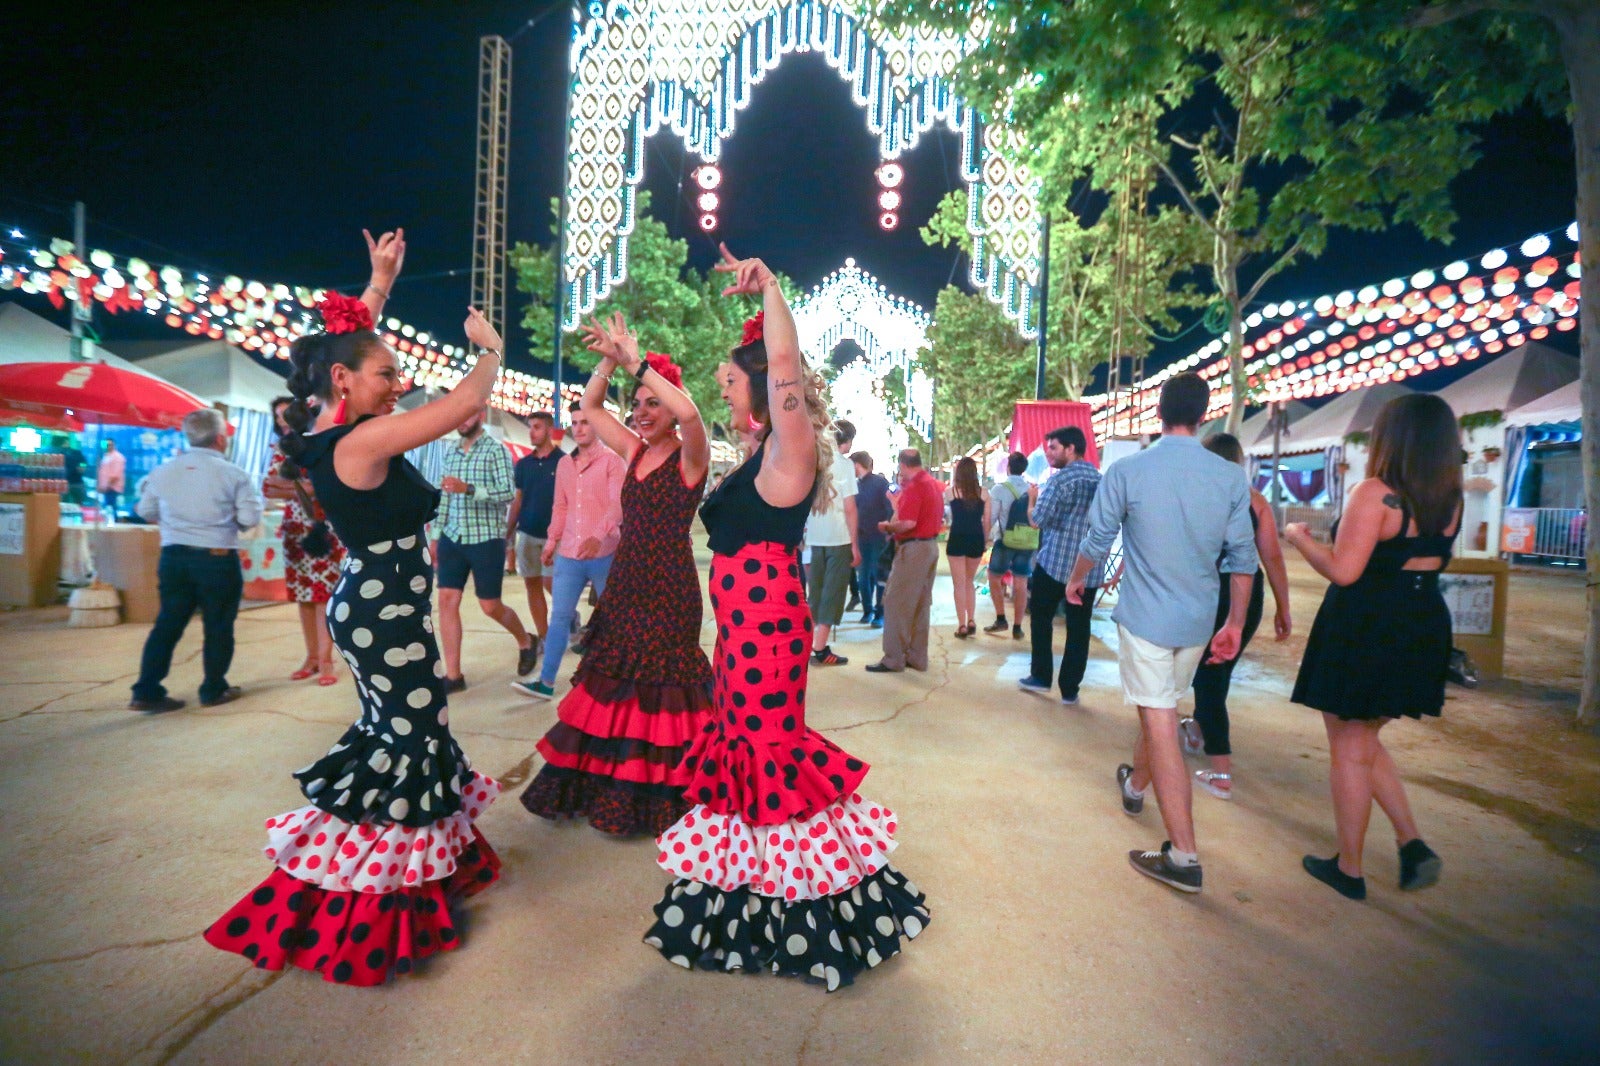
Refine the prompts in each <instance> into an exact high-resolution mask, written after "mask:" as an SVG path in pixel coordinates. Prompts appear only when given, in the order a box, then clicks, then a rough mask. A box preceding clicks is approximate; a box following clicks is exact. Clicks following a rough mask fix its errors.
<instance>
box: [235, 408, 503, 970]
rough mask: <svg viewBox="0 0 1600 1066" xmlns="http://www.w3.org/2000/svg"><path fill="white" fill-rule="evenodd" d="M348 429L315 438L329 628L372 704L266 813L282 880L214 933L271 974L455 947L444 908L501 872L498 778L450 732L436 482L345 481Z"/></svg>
mask: <svg viewBox="0 0 1600 1066" xmlns="http://www.w3.org/2000/svg"><path fill="white" fill-rule="evenodd" d="M350 428H353V427H340V428H339V429H335V430H331V431H328V432H326V433H323V434H317V435H315V436H313V437H311V438H308V442H309V443H310V447H309V448H308V450H307V453H306V457H305V459H304V464H305V466H306V468H307V470H308V471H309V472H310V475H311V478H312V481H313V484H314V485H315V486H316V489H317V495H318V498H319V499H320V500H322V502H323V506H324V507H325V508H326V509H327V511H328V515H329V519H330V520H331V521H332V522H333V524H334V528H335V531H336V532H337V533H338V535H339V537H340V539H341V540H342V541H343V542H344V543H345V545H346V548H347V550H348V554H347V556H346V559H345V564H344V570H343V573H342V574H341V576H340V579H339V582H338V584H337V586H336V587H335V589H334V593H333V597H332V599H330V600H329V603H328V623H329V629H330V631H331V633H332V636H333V642H334V646H335V647H336V648H337V649H338V650H339V652H340V654H341V655H342V656H343V657H344V659H345V661H346V662H347V663H348V664H349V665H350V672H351V676H352V678H353V679H354V681H355V686H356V691H357V693H358V694H359V696H360V702H361V715H360V717H359V718H357V719H356V721H355V723H354V724H352V725H351V726H350V728H349V729H347V730H346V731H345V733H344V735H343V736H342V737H340V738H339V741H338V743H336V744H335V745H334V746H333V747H332V748H331V749H329V751H328V753H327V754H326V755H324V756H323V757H322V758H320V759H318V760H317V761H316V762H314V763H312V764H311V765H310V766H307V767H306V768H304V769H302V770H300V771H298V772H296V774H295V777H296V779H297V780H298V781H299V782H300V787H301V791H302V792H303V793H304V794H305V797H306V799H307V800H308V801H309V803H308V804H307V805H306V806H303V807H300V808H297V809H296V810H292V811H289V812H288V813H286V814H281V815H278V816H276V817H274V818H269V819H267V822H266V829H267V847H266V855H267V858H268V859H270V860H271V861H272V862H273V863H274V869H273V871H272V875H271V876H270V877H268V878H267V879H266V881H264V882H262V883H261V885H259V886H258V887H257V888H256V889H255V890H254V891H252V892H251V893H250V894H249V895H247V896H245V897H244V898H243V899H242V900H240V901H239V902H238V903H237V904H235V905H234V906H233V908H232V909H230V910H229V911H228V912H227V913H226V914H224V915H223V916H222V917H221V918H219V919H218V920H217V921H216V922H215V923H213V924H212V926H211V927H210V928H209V929H207V930H206V934H205V936H206V939H207V940H208V941H210V942H211V943H212V944H213V945H215V946H216V947H219V948H222V949H224V950H227V951H236V952H238V953H240V954H242V955H244V956H245V957H246V958H248V959H250V960H251V961H252V962H253V963H254V964H255V965H256V966H258V967H260V968H263V969H271V970H276V969H281V968H282V967H284V966H285V965H293V966H300V967H302V968H305V969H309V970H314V971H316V972H317V973H320V974H321V975H322V976H323V977H324V978H325V979H327V980H329V981H335V982H339V983H346V984H354V985H375V984H380V983H382V982H383V981H384V980H386V979H387V978H388V976H389V975H390V974H391V973H397V974H404V973H408V972H410V970H411V968H412V966H413V965H414V964H415V963H416V961H417V960H419V959H421V958H423V957H425V956H428V955H431V954H433V953H434V952H437V951H443V950H449V949H451V948H454V947H455V946H456V945H457V943H458V942H459V934H458V932H457V929H456V927H455V923H454V921H453V919H452V918H451V915H450V912H449V909H448V905H449V904H450V903H451V902H452V901H453V900H455V899H456V898H458V897H464V896H468V895H471V894H473V893H475V892H477V891H479V890H481V889H482V888H484V887H486V886H487V885H488V884H489V883H491V882H492V881H494V880H495V878H496V877H497V876H498V872H499V868H500V860H499V858H498V857H497V856H496V855H495V853H494V851H493V849H492V848H490V847H489V844H488V842H487V841H486V840H484V839H483V836H482V835H481V834H480V833H479V832H478V830H477V828H476V826H475V825H474V822H475V821H476V820H477V818H478V816H479V815H480V814H481V813H482V812H483V811H484V810H485V809H486V808H487V807H488V806H489V804H490V803H492V802H493V800H494V798H495V796H496V794H497V793H498V792H499V790H500V786H499V785H498V784H497V783H496V782H495V781H494V780H492V779H490V778H488V777H485V776H483V775H482V774H479V773H476V772H474V771H473V769H472V766H471V764H470V763H469V762H468V760H467V757H466V755H465V754H463V753H462V751H461V749H460V747H458V746H457V745H456V742H455V740H454V738H453V737H452V736H451V735H450V728H449V720H450V719H449V708H448V706H447V704H446V702H445V696H444V682H443V678H444V669H443V666H442V664H441V662H440V659H439V652H438V647H437V645H436V644H435V642H434V638H433V620H432V613H431V603H430V599H429V596H430V594H431V592H432V588H433V568H432V566H431V565H430V560H429V557H428V548H427V543H426V540H425V539H424V535H423V530H422V524H423V522H424V521H426V519H427V518H428V517H429V516H431V514H432V511H433V507H434V504H435V502H436V500H437V493H436V492H434V490H433V489H432V487H431V486H429V485H428V484H427V482H426V481H424V480H423V479H422V477H421V475H420V474H418V473H417V472H416V470H415V468H413V467H411V465H410V464H409V463H407V462H406V461H405V460H404V459H396V460H394V461H393V462H392V463H391V466H390V474H389V477H388V479H387V480H386V481H385V482H384V485H383V486H380V488H378V489H373V490H368V491H358V490H353V489H350V488H348V487H346V486H344V485H343V484H342V483H340V482H339V481H338V479H337V478H336V477H334V476H333V463H332V461H331V456H332V447H333V445H334V444H335V443H337V440H338V439H339V438H341V437H342V436H343V435H344V434H345V433H346V432H348V431H349V429H350ZM373 527H377V528H376V530H374V528H373ZM402 529H405V530H409V531H408V532H405V533H404V535H401V536H392V535H389V536H384V537H383V538H382V539H373V533H374V532H377V533H379V534H393V533H395V532H398V531H400V530H402ZM358 545H359V546H358Z"/></svg>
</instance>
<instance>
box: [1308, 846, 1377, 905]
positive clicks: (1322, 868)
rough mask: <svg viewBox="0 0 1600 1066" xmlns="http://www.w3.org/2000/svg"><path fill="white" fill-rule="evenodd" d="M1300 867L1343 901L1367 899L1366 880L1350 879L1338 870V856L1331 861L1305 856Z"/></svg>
mask: <svg viewBox="0 0 1600 1066" xmlns="http://www.w3.org/2000/svg"><path fill="white" fill-rule="evenodd" d="M1300 865H1301V866H1303V867H1305V871H1306V873H1308V874H1310V875H1311V876H1312V877H1315V878H1316V879H1317V880H1318V881H1321V882H1322V883H1323V884H1325V885H1327V886H1328V887H1329V888H1331V889H1333V890H1334V891H1335V892H1337V893H1339V895H1341V896H1343V897H1344V898H1345V899H1354V900H1363V899H1366V898H1367V879H1366V878H1365V877H1351V876H1350V875H1349V874H1347V873H1345V872H1344V871H1343V870H1341V869H1339V856H1338V855H1334V857H1333V858H1331V859H1319V858H1317V857H1316V856H1315V855H1307V856H1305V857H1304V858H1302V859H1301V860H1300Z"/></svg>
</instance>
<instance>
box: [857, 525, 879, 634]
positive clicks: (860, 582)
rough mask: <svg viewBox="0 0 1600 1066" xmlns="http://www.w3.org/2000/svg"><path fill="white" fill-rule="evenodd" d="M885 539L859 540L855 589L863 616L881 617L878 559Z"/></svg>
mask: <svg viewBox="0 0 1600 1066" xmlns="http://www.w3.org/2000/svg"><path fill="white" fill-rule="evenodd" d="M885 543H886V542H885V541H881V540H879V541H869V540H863V541H861V544H860V547H861V565H860V566H858V567H856V591H857V593H859V594H860V596H861V616H862V617H863V618H868V617H871V618H882V617H883V586H881V585H879V584H878V560H879V559H880V558H881V557H882V556H883V549H884V545H885Z"/></svg>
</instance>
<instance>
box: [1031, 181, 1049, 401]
mask: <svg viewBox="0 0 1600 1066" xmlns="http://www.w3.org/2000/svg"><path fill="white" fill-rule="evenodd" d="M1039 244H1040V246H1041V248H1042V249H1043V255H1042V257H1041V258H1040V260H1039V360H1038V363H1037V364H1036V365H1035V366H1034V372H1033V398H1034V399H1035V400H1042V399H1044V375H1045V367H1046V366H1048V365H1049V364H1048V357H1049V353H1050V213H1049V212H1048V211H1046V212H1045V214H1044V225H1043V226H1041V227H1040V233H1039Z"/></svg>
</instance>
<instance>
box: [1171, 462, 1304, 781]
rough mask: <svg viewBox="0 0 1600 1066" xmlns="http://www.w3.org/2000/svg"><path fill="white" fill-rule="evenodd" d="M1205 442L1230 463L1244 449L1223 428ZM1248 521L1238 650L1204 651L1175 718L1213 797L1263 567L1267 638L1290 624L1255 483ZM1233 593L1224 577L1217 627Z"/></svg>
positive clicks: (1228, 768) (1284, 635)
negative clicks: (1188, 710)
mask: <svg viewBox="0 0 1600 1066" xmlns="http://www.w3.org/2000/svg"><path fill="white" fill-rule="evenodd" d="M1205 444H1206V448H1207V450H1209V451H1210V452H1212V453H1213V454H1215V455H1220V456H1222V458H1224V459H1226V460H1228V462H1230V463H1237V464H1239V465H1240V466H1243V465H1244V449H1243V448H1241V447H1240V446H1239V439H1238V438H1237V437H1235V436H1233V435H1231V434H1228V433H1213V434H1211V436H1209V437H1207V438H1206V442H1205ZM1250 525H1251V526H1252V527H1253V528H1254V530H1255V534H1256V554H1257V555H1258V556H1260V558H1261V567H1260V569H1257V570H1256V577H1255V582H1254V584H1252V585H1251V588H1250V607H1249V610H1248V611H1247V613H1246V614H1245V616H1244V634H1243V636H1241V637H1240V639H1239V654H1238V655H1235V656H1234V657H1233V658H1231V659H1228V660H1226V661H1224V662H1219V663H1214V662H1211V661H1210V659H1209V657H1208V658H1206V659H1202V660H1201V661H1200V668H1199V669H1198V670H1196V671H1195V675H1194V717H1193V718H1185V719H1183V720H1182V721H1181V722H1179V723H1178V730H1179V732H1180V733H1181V734H1182V738H1183V746H1184V750H1186V751H1187V752H1188V753H1189V754H1191V755H1195V754H1198V753H1199V752H1201V751H1202V750H1203V751H1204V752H1205V753H1206V755H1207V757H1208V758H1209V759H1210V761H1211V765H1210V767H1208V768H1207V769H1204V770H1196V771H1195V772H1194V778H1195V783H1196V784H1198V785H1199V786H1200V787H1201V788H1203V789H1205V790H1206V791H1207V792H1209V793H1211V794H1212V795H1213V796H1215V797H1217V798H1218V799H1232V798H1233V748H1232V747H1231V746H1230V745H1229V739H1228V686H1229V685H1230V684H1231V683H1232V682H1233V668H1234V665H1235V664H1237V663H1238V661H1239V659H1240V657H1241V656H1243V655H1244V650H1245V649H1246V648H1248V647H1249V646H1250V638H1251V637H1253V636H1255V635H1256V629H1257V628H1258V627H1260V625H1261V614H1262V610H1263V608H1264V607H1265V603H1264V599H1265V597H1264V596H1263V594H1262V589H1261V573H1262V570H1265V571H1266V575H1267V581H1268V583H1270V584H1271V585H1272V602H1273V603H1274V604H1275V605H1276V609H1275V611H1274V612H1273V616H1272V638H1273V639H1274V640H1279V641H1282V640H1287V639H1288V638H1289V632H1290V630H1291V628H1292V625H1291V622H1290V618H1289V571H1288V569H1287V568H1285V567H1284V565H1283V546H1282V545H1281V544H1279V543H1278V525H1277V521H1276V520H1275V519H1274V518H1273V516H1272V505H1271V504H1270V503H1268V502H1267V498H1266V497H1265V496H1263V495H1261V493H1259V492H1257V491H1256V490H1255V489H1253V488H1252V489H1251V490H1250ZM1232 600H1233V596H1232V592H1231V590H1230V588H1229V582H1228V581H1227V580H1226V578H1224V580H1223V582H1222V592H1221V593H1220V594H1219V596H1218V598H1217V628H1218V629H1221V628H1222V626H1223V623H1225V622H1226V621H1227V620H1228V606H1229V604H1230V603H1231V602H1232Z"/></svg>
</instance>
